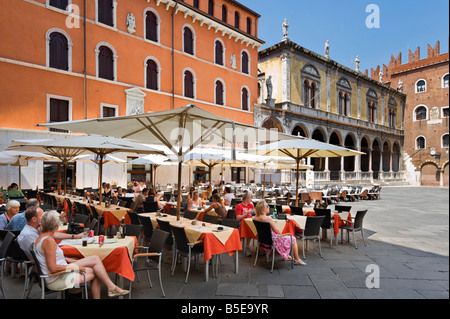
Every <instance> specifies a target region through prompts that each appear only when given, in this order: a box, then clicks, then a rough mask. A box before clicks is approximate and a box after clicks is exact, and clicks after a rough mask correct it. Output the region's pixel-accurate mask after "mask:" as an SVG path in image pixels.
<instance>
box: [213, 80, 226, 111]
mask: <svg viewBox="0 0 450 319" xmlns="http://www.w3.org/2000/svg"><path fill="white" fill-rule="evenodd" d="M215 92H216V104H218V105H224V104H225V103H224V101H225V99H224V93H225V91H224V88H223V83H222V81H220V80H217V81H216V83H215Z"/></svg>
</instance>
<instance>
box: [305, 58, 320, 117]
mask: <svg viewBox="0 0 450 319" xmlns="http://www.w3.org/2000/svg"><path fill="white" fill-rule="evenodd" d="M301 79H302V81H301V84H302V93H303V105H304V106H307V107H312V108H319V105H320V101H319V98H320V97H319V89H318V88H319V87H320V74H319V71H317V69H316V68H315V67H314V66H313V65H311V64H309V65H306V66H305V67H303V69H302V70H301Z"/></svg>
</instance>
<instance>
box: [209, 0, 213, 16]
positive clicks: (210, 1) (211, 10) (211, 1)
mask: <svg viewBox="0 0 450 319" xmlns="http://www.w3.org/2000/svg"><path fill="white" fill-rule="evenodd" d="M208 14H209V15H210V16H214V0H209V2H208Z"/></svg>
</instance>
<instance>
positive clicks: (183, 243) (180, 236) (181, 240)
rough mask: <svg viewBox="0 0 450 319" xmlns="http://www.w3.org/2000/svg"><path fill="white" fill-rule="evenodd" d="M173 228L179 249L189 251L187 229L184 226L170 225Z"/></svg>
mask: <svg viewBox="0 0 450 319" xmlns="http://www.w3.org/2000/svg"><path fill="white" fill-rule="evenodd" d="M170 228H171V230H172V234H173V236H174V237H175V243H176V246H177V250H180V251H183V252H185V253H188V252H189V246H188V244H189V241H188V239H187V236H186V231H185V229H184V228H183V227H176V226H172V225H170Z"/></svg>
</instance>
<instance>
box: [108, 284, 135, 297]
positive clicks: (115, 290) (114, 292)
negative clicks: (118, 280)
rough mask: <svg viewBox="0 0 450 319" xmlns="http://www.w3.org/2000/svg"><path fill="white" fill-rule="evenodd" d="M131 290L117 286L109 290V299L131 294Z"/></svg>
mask: <svg viewBox="0 0 450 319" xmlns="http://www.w3.org/2000/svg"><path fill="white" fill-rule="evenodd" d="M129 293H130V291H129V290H125V289H122V288H119V287H117V286H115V287H114V288H113V289H110V290H108V297H119V296H124V295H127V294H129Z"/></svg>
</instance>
